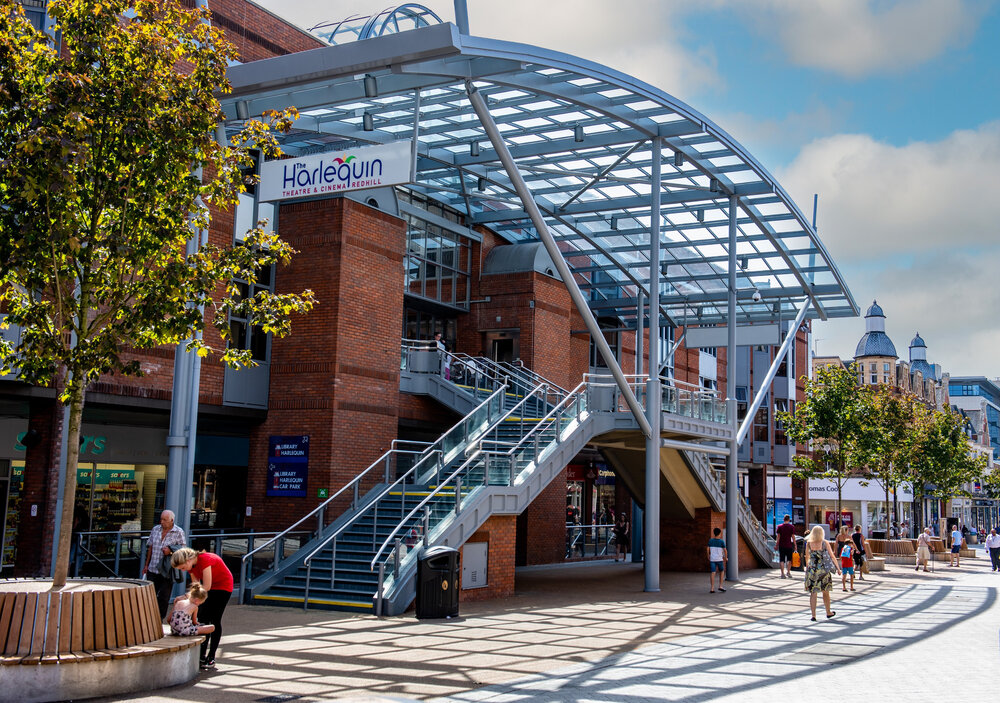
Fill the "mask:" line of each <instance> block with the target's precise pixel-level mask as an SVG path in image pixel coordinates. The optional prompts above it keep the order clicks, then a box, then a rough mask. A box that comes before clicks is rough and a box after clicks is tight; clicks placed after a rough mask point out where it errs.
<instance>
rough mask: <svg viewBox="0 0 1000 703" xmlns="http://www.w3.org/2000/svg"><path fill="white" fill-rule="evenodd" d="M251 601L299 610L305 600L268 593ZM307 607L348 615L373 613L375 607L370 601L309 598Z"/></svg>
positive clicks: (299, 597) (298, 597) (299, 596)
mask: <svg viewBox="0 0 1000 703" xmlns="http://www.w3.org/2000/svg"><path fill="white" fill-rule="evenodd" d="M253 601H254V603H260V604H261V605H278V606H285V607H299V608H301V607H302V604H303V602H304V601H305V599H304V598H303V597H302V596H301V595H298V596H292V595H280V594H278V593H270V592H269V593H267V594H264V595H259V596H257V595H255V596H254V597H253ZM309 607H310V608H316V609H318V610H342V611H346V612H350V613H371V612H374V607H375V606H374V603H373V602H372V601H371V600H368V601H362V600H352V599H348V598H343V599H332V598H314V597H312V596H310V597H309Z"/></svg>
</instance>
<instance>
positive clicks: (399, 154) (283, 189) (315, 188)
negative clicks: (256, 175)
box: [257, 139, 412, 202]
mask: <svg viewBox="0 0 1000 703" xmlns="http://www.w3.org/2000/svg"><path fill="white" fill-rule="evenodd" d="M411 164H412V152H411V150H410V140H408V139H407V140H401V141H397V142H391V143H389V144H378V145H376V146H368V147H358V148H355V149H348V150H346V151H330V152H325V153H322V154H310V155H308V156H300V157H298V158H292V159H277V160H275V161H267V162H265V163H263V164H261V167H260V183H259V184H258V186H257V192H258V194H259V198H260V201H261V202H268V201H276V200H288V199H291V198H309V197H314V196H318V195H328V194H334V193H344V192H346V191H349V190H363V189H366V188H380V187H382V186H392V185H399V184H401V183H409V182H410V173H411Z"/></svg>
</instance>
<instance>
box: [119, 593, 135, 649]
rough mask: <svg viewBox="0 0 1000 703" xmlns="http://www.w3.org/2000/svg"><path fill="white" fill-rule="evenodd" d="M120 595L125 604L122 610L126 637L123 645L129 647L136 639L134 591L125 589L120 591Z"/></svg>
mask: <svg viewBox="0 0 1000 703" xmlns="http://www.w3.org/2000/svg"><path fill="white" fill-rule="evenodd" d="M121 594H122V599H123V602H124V604H125V605H124V610H122V612H123V613H124V614H125V636H126V637H127V639H126V640H125V644H126V645H128V646H130V647H131V646H132V645H133V644H135V643H136V640H137V639H138V633H137V632H136V627H135V625H136V622H135V589H134V588H126V589H124V590H122V591H121Z"/></svg>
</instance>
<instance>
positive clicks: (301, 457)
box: [267, 435, 309, 498]
mask: <svg viewBox="0 0 1000 703" xmlns="http://www.w3.org/2000/svg"><path fill="white" fill-rule="evenodd" d="M267 457H268V459H267V495H269V496H285V497H292V498H304V497H305V495H306V479H307V478H308V477H309V435H293V436H284V435H280V436H275V435H272V436H271V437H269V438H268V451H267Z"/></svg>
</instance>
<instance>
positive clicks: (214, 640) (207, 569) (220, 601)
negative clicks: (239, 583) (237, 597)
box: [170, 547, 233, 669]
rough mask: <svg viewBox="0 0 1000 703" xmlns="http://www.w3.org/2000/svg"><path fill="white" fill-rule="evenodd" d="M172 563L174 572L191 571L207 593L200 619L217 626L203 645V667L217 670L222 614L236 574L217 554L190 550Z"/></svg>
mask: <svg viewBox="0 0 1000 703" xmlns="http://www.w3.org/2000/svg"><path fill="white" fill-rule="evenodd" d="M170 561H171V564H172V565H173V567H174V568H175V569H180V570H181V571H190V572H191V580H192V581H198V582H200V583H201V586H202V588H204V589H205V590H206V591H208V600H206V601H205V603H204V604H203V605H201V607H199V609H198V619H199V620H200V621H201V622H202V623H204V624H212V625H215V631H214V632H212V634H211V635H209V636H208V639H206V641H205V642H202V645H201V666H202V668H204V669H210V668H212V667H214V666H215V650H216V649H218V648H219V640H220V639H221V638H222V614H223V613H224V612H225V611H226V605H228V604H229V599H230V598H231V597H232V595H233V574H232V572H231V571H230V570H229V568H228V567H227V566H226V564H225V562H223V561H222V557H220V556H219V555H218V554H212V553H211V552H196V551H194V550H193V549H189V548H187V547H185V548H184V549H178V550H177V551H176V552H174V555H173V557H171V560H170Z"/></svg>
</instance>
